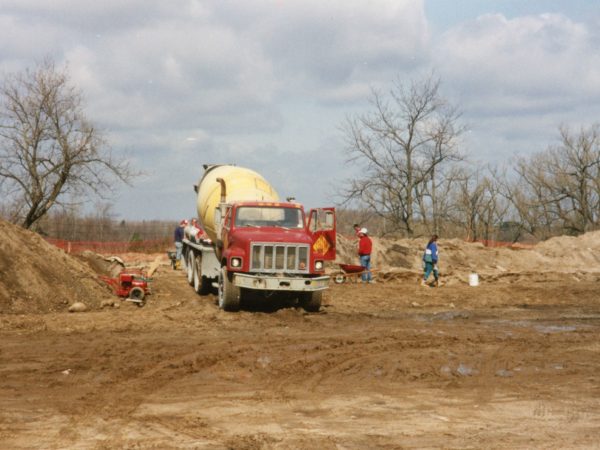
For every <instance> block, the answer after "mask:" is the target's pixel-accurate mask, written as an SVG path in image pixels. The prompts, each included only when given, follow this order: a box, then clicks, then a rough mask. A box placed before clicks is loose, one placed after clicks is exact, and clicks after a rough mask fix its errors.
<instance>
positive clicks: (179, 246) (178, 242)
mask: <svg viewBox="0 0 600 450" xmlns="http://www.w3.org/2000/svg"><path fill="white" fill-rule="evenodd" d="M187 224H188V221H187V220H185V219H184V220H182V221H181V222H179V225H178V226H177V228H175V233H174V240H175V269H179V268H180V267H181V259H182V258H183V252H182V250H183V230H184V229H185V227H186V225H187Z"/></svg>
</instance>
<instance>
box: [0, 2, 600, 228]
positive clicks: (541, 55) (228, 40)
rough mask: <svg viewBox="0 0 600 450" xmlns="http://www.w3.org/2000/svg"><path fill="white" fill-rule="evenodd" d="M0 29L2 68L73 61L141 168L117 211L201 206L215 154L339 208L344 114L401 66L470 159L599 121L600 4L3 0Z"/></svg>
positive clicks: (534, 145)
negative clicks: (433, 95)
mask: <svg viewBox="0 0 600 450" xmlns="http://www.w3.org/2000/svg"><path fill="white" fill-rule="evenodd" d="M0 30H1V32H0V33H1V35H2V39H0V74H2V75H4V74H6V73H10V72H15V71H20V70H22V69H24V68H25V67H32V66H33V65H34V64H35V62H36V61H40V60H41V59H43V58H44V57H46V56H51V57H52V58H54V60H55V61H56V62H57V63H59V64H65V63H66V64H68V70H69V73H70V75H71V78H72V81H73V83H74V84H75V85H77V86H78V87H79V88H80V89H81V90H82V92H83V93H84V95H85V99H86V105H87V108H86V112H87V115H88V117H89V118H90V119H91V120H92V121H94V122H95V123H96V124H97V125H98V126H99V127H100V128H102V129H103V130H105V132H106V135H107V137H108V139H109V141H110V143H111V146H112V148H113V151H114V152H115V153H117V154H122V155H125V156H126V157H127V158H128V159H130V160H131V161H132V162H133V163H134V164H135V165H136V166H137V167H138V168H140V169H141V170H142V171H143V172H144V175H143V176H141V177H139V178H138V179H137V180H136V181H135V183H134V186H133V187H131V188H129V187H122V188H121V189H120V190H119V196H118V197H117V198H116V199H115V200H114V208H113V211H114V213H116V215H117V216H118V217H119V218H125V219H175V220H176V219H178V218H181V217H190V216H192V215H195V195H194V192H193V190H192V185H193V184H195V183H197V181H198V178H199V177H200V176H201V174H202V172H203V169H202V164H205V163H233V164H237V165H240V166H246V167H250V168H252V169H255V170H257V171H259V172H261V173H262V174H263V175H264V176H265V177H266V178H267V179H268V180H269V181H271V183H272V184H273V185H274V186H275V188H276V189H277V190H278V192H279V193H280V195H281V196H282V197H285V196H288V195H293V196H295V197H296V198H297V199H298V200H299V201H301V202H303V203H304V204H305V205H306V206H308V207H311V206H326V205H331V204H333V203H334V202H335V200H336V199H335V198H334V196H333V191H334V189H333V186H334V184H335V183H336V182H339V181H341V180H343V179H344V178H345V177H347V176H349V175H350V174H352V173H353V171H355V170H360V168H356V167H350V166H348V165H347V164H346V163H345V156H344V151H343V144H342V135H341V132H340V131H339V126H340V124H341V123H342V122H343V121H344V118H345V117H347V116H348V115H352V114H356V113H360V112H366V111H368V110H369V102H368V101H369V97H370V92H371V89H372V88H377V89H381V90H383V91H386V90H389V88H390V87H391V84H392V82H393V81H394V80H395V79H396V78H398V77H399V78H400V79H401V80H410V79H418V78H419V77H423V76H424V75H426V74H430V73H432V71H433V72H434V73H435V74H436V75H437V76H438V77H439V78H440V79H441V82H442V86H441V93H442V95H443V96H444V97H446V98H448V99H449V100H450V101H451V102H453V103H454V104H456V105H457V106H459V107H460V108H461V109H462V111H463V122H464V123H465V124H466V125H467V127H468V130H469V131H468V133H467V134H466V135H465V139H464V142H463V150H464V152H465V153H467V154H469V155H470V156H471V158H472V159H473V160H475V161H482V162H487V161H492V162H502V161H505V160H508V159H509V158H510V157H511V156H513V155H515V154H517V153H521V154H527V153H532V152H536V151H541V150H544V149H545V148H546V147H547V146H548V145H550V144H553V143H555V142H556V140H557V135H558V133H557V131H558V126H559V125H561V124H567V125H571V126H573V127H575V128H579V127H580V126H582V125H584V126H587V125H589V124H591V123H593V122H600V2H597V1H595V0H528V1H522V0H329V1H323V0H319V1H317V0H262V1H260V0H236V1H234V0H174V1H169V2H165V1H159V0H103V1H97V0H94V1H92V0H0Z"/></svg>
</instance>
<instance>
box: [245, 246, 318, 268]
mask: <svg viewBox="0 0 600 450" xmlns="http://www.w3.org/2000/svg"><path fill="white" fill-rule="evenodd" d="M251 255H252V256H251V260H250V270H251V271H252V272H266V273H268V272H287V273H308V245H302V244H274V243H254V244H252V245H251Z"/></svg>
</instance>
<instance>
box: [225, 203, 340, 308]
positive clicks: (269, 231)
mask: <svg viewBox="0 0 600 450" xmlns="http://www.w3.org/2000/svg"><path fill="white" fill-rule="evenodd" d="M335 233H336V223H335V210H334V208H322V209H314V210H311V211H310V213H309V215H308V217H306V215H305V213H304V209H303V208H302V205H300V204H298V203H288V202H256V201H252V202H238V203H234V204H230V205H227V207H226V208H225V211H224V217H223V221H222V228H221V239H220V241H219V242H217V247H218V254H219V255H218V257H219V258H220V261H221V267H222V274H221V275H220V277H219V302H220V304H221V303H222V304H221V306H222V307H224V309H235V308H237V307H238V305H239V303H238V302H239V299H240V298H241V295H242V290H244V289H251V290H258V291H263V292H265V293H266V292H273V291H289V292H295V293H297V294H298V295H299V297H300V298H301V300H303V304H304V306H305V308H307V309H315V308H316V309H317V310H318V307H319V306H320V303H321V291H322V290H324V289H326V288H327V286H328V282H329V277H328V276H326V275H325V261H327V260H332V259H335ZM307 305H308V307H307Z"/></svg>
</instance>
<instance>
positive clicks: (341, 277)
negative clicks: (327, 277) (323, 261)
mask: <svg viewBox="0 0 600 450" xmlns="http://www.w3.org/2000/svg"><path fill="white" fill-rule="evenodd" d="M333 282H334V283H335V284H342V283H345V282H346V276H345V275H342V274H339V275H336V276H335V277H334V278H333Z"/></svg>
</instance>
